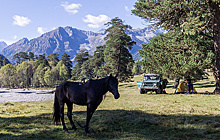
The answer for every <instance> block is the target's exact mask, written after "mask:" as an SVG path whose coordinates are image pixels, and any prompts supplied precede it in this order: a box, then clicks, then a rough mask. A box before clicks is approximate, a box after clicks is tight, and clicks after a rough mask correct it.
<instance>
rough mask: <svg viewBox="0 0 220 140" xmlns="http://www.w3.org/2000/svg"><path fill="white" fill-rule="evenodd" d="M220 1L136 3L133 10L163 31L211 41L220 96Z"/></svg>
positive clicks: (150, 0) (160, 0)
mask: <svg viewBox="0 0 220 140" xmlns="http://www.w3.org/2000/svg"><path fill="white" fill-rule="evenodd" d="M219 5H220V1H219V0H193V1H188V0H176V1H173V0H159V1H155V0H148V1H145V0H139V1H138V2H136V3H135V5H134V6H135V9H134V10H132V13H134V14H135V15H137V16H140V17H142V18H144V19H146V20H148V21H156V22H155V23H156V24H155V25H156V26H159V27H161V26H162V27H163V28H164V29H165V30H175V31H176V32H180V31H181V32H182V33H184V34H191V35H195V34H199V35H201V36H204V37H207V38H209V39H211V40H212V41H213V46H214V47H213V49H212V50H213V52H214V53H215V65H212V66H213V70H214V74H213V75H214V78H215V81H216V89H215V91H214V92H216V93H220V32H219V31H220V8H219Z"/></svg>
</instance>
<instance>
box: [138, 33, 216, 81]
mask: <svg viewBox="0 0 220 140" xmlns="http://www.w3.org/2000/svg"><path fill="white" fill-rule="evenodd" d="M210 44H211V42H210V41H209V40H207V39H206V38H202V37H201V36H198V35H184V34H182V33H181V32H180V33H179V34H176V35H173V33H170V32H168V33H167V34H165V35H158V36H156V37H154V38H152V39H150V43H149V44H146V45H144V44H143V45H142V50H140V51H139V52H140V55H141V56H142V57H143V58H144V59H143V61H142V66H143V67H144V69H146V71H147V72H149V73H158V74H162V75H163V76H164V77H167V78H170V79H173V78H176V77H187V76H190V77H192V78H195V79H202V76H203V75H204V74H205V73H204V69H206V68H210V64H212V63H213V58H214V54H213V52H212V51H211V50H209V51H207V50H208V48H209V46H210Z"/></svg>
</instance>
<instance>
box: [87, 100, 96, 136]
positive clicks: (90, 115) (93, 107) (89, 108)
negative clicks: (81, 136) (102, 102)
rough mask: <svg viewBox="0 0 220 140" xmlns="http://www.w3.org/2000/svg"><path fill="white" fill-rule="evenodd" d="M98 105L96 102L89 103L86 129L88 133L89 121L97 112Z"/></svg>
mask: <svg viewBox="0 0 220 140" xmlns="http://www.w3.org/2000/svg"><path fill="white" fill-rule="evenodd" d="M96 108H97V106H96V105H94V104H88V105H87V117H86V125H85V131H86V133H87V134H89V133H90V132H89V122H90V120H91V118H92V115H93V113H94V112H95V110H96Z"/></svg>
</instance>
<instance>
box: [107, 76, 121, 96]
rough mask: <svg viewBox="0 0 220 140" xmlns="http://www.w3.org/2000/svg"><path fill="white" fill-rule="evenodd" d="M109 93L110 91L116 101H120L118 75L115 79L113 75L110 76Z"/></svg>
mask: <svg viewBox="0 0 220 140" xmlns="http://www.w3.org/2000/svg"><path fill="white" fill-rule="evenodd" d="M107 80H108V91H110V92H111V93H112V94H113V95H114V97H115V99H118V98H119V97H120V95H119V93H118V79H117V75H116V76H115V77H114V76H112V75H110V76H109V77H108V78H107Z"/></svg>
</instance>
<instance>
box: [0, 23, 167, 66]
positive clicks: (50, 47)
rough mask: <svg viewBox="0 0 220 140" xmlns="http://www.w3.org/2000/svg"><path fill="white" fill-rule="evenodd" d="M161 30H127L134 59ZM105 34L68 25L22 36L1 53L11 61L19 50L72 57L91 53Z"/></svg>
mask: <svg viewBox="0 0 220 140" xmlns="http://www.w3.org/2000/svg"><path fill="white" fill-rule="evenodd" d="M163 32H164V31H163V30H162V29H158V30H153V31H151V29H150V28H144V29H131V30H128V31H127V34H128V35H130V36H131V38H132V40H133V41H135V42H137V43H136V45H134V46H133V48H132V49H131V50H130V52H131V54H132V55H135V57H136V58H135V59H136V60H138V59H140V58H138V56H137V51H138V50H139V49H141V44H147V43H149V39H150V38H152V37H153V36H156V35H157V34H158V33H163ZM105 36H106V34H105V30H104V29H103V30H100V31H98V32H92V31H85V30H81V29H77V28H72V27H70V26H66V27H58V28H56V29H54V30H52V31H49V32H47V33H44V34H42V35H41V36H39V37H36V38H33V39H31V40H28V39H27V38H22V39H20V40H19V41H17V42H15V43H13V44H11V45H9V46H7V47H6V48H4V49H3V50H2V51H1V54H3V55H4V56H5V57H6V58H8V59H9V60H10V61H12V62H13V60H12V57H13V55H14V54H16V53H19V52H33V53H34V54H35V55H39V54H43V53H45V55H46V56H48V55H50V54H51V53H58V54H59V56H60V57H61V55H62V54H63V53H67V54H68V55H70V58H71V59H73V58H74V57H75V55H76V54H77V52H78V51H79V50H82V49H83V50H87V51H88V52H89V53H90V54H93V52H94V51H95V49H96V47H97V46H101V45H104V44H105V42H106V41H105V40H104V38H105Z"/></svg>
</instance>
